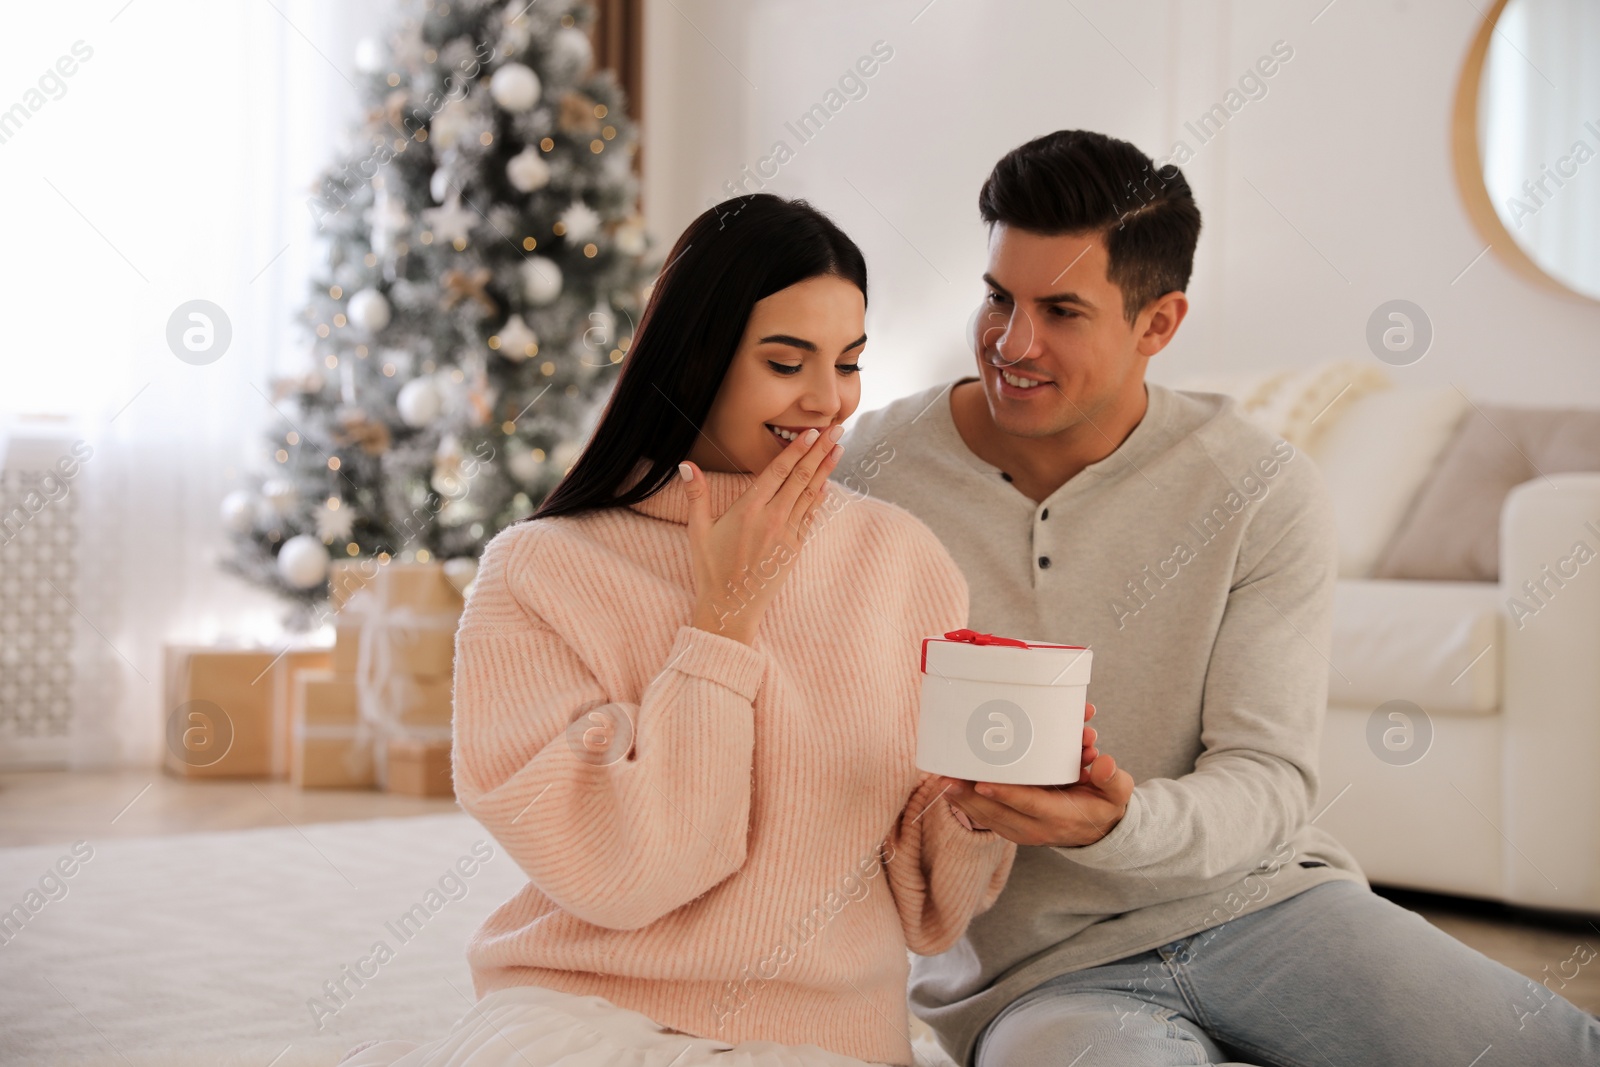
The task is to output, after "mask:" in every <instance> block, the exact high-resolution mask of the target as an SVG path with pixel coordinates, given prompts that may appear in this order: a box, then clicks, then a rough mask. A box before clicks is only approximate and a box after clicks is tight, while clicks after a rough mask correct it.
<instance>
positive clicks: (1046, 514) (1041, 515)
mask: <svg viewBox="0 0 1600 1067" xmlns="http://www.w3.org/2000/svg"><path fill="white" fill-rule="evenodd" d="M1049 517H1050V509H1049V508H1045V509H1044V510H1043V511H1041V512H1040V513H1039V518H1041V519H1048V518H1049Z"/></svg>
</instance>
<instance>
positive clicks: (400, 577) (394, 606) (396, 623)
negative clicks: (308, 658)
mask: <svg viewBox="0 0 1600 1067" xmlns="http://www.w3.org/2000/svg"><path fill="white" fill-rule="evenodd" d="M463 607H464V601H463V600H462V597H461V594H460V593H459V592H458V591H457V590H456V587H455V586H454V585H453V584H452V583H451V582H450V580H449V579H448V578H446V577H445V571H444V567H443V566H442V565H440V564H436V563H389V564H385V565H384V566H382V567H380V568H378V570H377V572H376V573H375V574H374V575H373V576H372V577H371V579H370V580H368V581H367V582H366V583H365V584H364V585H362V586H361V587H360V588H359V589H357V590H356V591H355V592H354V593H353V594H352V595H351V596H350V598H349V599H348V600H346V601H345V603H344V606H343V608H342V609H341V610H340V612H339V616H338V618H337V620H336V622H335V628H336V631H337V634H338V637H337V640H336V642H335V644H334V651H333V669H334V670H335V671H336V672H340V673H341V674H343V675H346V676H348V677H350V678H351V679H352V680H353V683H354V687H355V694H356V710H357V721H356V722H355V724H354V728H355V732H354V733H353V734H352V737H353V740H354V743H355V744H356V745H358V746H363V747H365V748H367V749H368V750H369V751H370V752H371V754H372V766H373V779H374V782H375V784H376V785H377V786H378V787H379V788H385V787H386V786H387V782H388V746H389V742H390V741H392V740H395V739H399V738H410V739H414V740H418V741H423V742H428V741H434V742H437V741H449V739H450V706H451V705H450V696H451V693H450V687H451V672H452V667H453V660H454V656H455V631H456V626H457V625H458V624H459V623H460V621H461V612H462V609H463Z"/></svg>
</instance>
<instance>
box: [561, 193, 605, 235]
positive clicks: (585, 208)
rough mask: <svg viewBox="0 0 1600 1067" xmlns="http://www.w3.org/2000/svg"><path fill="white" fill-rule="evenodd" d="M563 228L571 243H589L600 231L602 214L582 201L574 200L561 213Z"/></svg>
mask: <svg viewBox="0 0 1600 1067" xmlns="http://www.w3.org/2000/svg"><path fill="white" fill-rule="evenodd" d="M561 226H562V229H563V231H564V232H565V233H566V236H567V239H568V240H569V241H573V242H575V243H576V242H582V241H587V240H588V239H589V238H591V237H593V236H594V235H595V233H596V231H598V230H599V229H600V213H599V212H598V211H596V210H595V209H594V208H592V207H590V206H589V205H588V204H585V203H584V202H583V201H582V200H574V201H573V202H572V203H571V204H570V205H568V207H567V209H566V210H565V211H563V212H562V213H561Z"/></svg>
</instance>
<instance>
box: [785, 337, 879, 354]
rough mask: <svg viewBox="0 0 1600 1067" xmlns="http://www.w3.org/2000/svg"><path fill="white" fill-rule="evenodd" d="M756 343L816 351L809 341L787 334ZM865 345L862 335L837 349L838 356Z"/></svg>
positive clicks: (865, 341)
mask: <svg viewBox="0 0 1600 1067" xmlns="http://www.w3.org/2000/svg"><path fill="white" fill-rule="evenodd" d="M758 343H760V344H764V345H765V344H774V345H791V346H793V347H795V348H803V349H805V350H806V351H807V352H815V351H816V350H817V346H816V345H814V344H812V343H811V342H810V341H807V340H806V339H805V338H803V337H793V336H791V335H789V334H786V333H774V334H768V335H767V336H766V337H763V338H762V339H761V340H760V342H758ZM866 343H867V335H866V334H862V335H861V336H860V337H858V338H856V339H855V340H854V341H851V342H850V343H849V344H847V345H845V346H844V347H843V348H841V349H839V354H840V355H843V354H844V353H846V352H848V351H850V350H851V349H852V348H860V347H861V346H862V345H864V344H866Z"/></svg>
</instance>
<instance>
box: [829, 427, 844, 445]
mask: <svg viewBox="0 0 1600 1067" xmlns="http://www.w3.org/2000/svg"><path fill="white" fill-rule="evenodd" d="M843 436H844V427H843V426H834V427H832V428H831V429H829V430H828V440H830V441H837V440H838V439H839V438H841V437H843Z"/></svg>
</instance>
